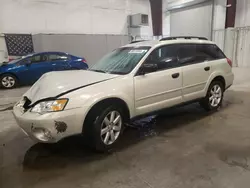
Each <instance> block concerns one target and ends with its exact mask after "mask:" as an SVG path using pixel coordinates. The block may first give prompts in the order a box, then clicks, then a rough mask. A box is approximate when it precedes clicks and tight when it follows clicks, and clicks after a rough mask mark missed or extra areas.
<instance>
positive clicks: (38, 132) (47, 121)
mask: <svg viewBox="0 0 250 188" xmlns="http://www.w3.org/2000/svg"><path fill="white" fill-rule="evenodd" d="M81 112H82V111H81V108H76V109H70V110H65V111H62V112H53V113H46V114H42V115H41V114H37V113H31V112H30V111H27V112H23V109H22V108H20V107H17V106H15V107H14V109H13V114H14V117H15V119H16V122H17V124H18V125H19V126H20V127H21V129H22V130H23V131H24V132H25V133H26V134H27V135H28V136H30V138H32V139H33V140H35V141H38V142H45V143H55V142H58V141H59V140H61V139H63V138H65V137H68V136H71V135H75V134H80V133H81V132H82V126H83V120H84V118H83V113H81Z"/></svg>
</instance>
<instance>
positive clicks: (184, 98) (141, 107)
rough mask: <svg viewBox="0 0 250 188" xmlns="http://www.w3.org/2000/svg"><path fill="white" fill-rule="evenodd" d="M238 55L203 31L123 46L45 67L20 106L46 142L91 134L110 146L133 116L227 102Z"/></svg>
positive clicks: (25, 122)
mask: <svg viewBox="0 0 250 188" xmlns="http://www.w3.org/2000/svg"><path fill="white" fill-rule="evenodd" d="M231 67H232V62H231V61H230V60H229V59H227V58H226V56H225V55H224V54H223V52H222V51H221V50H220V49H219V48H218V47H217V46H216V45H215V44H214V43H213V42H211V41H208V40H206V39H205V38H201V37H169V38H163V39H161V40H159V41H158V40H157V41H143V42H137V43H131V44H128V45H126V46H123V47H121V48H118V49H116V50H114V51H113V52H111V53H110V54H108V55H107V56H105V57H104V58H103V59H101V60H100V61H99V62H97V63H96V64H95V65H94V66H93V67H92V68H90V69H89V70H80V71H62V72H52V73H47V74H45V75H43V76H42V77H41V78H40V79H39V80H38V81H37V82H36V83H35V84H34V85H33V86H32V87H31V88H30V89H29V90H28V91H27V92H26V93H25V94H24V95H23V97H22V99H21V100H20V101H19V102H18V103H17V104H16V105H15V106H14V110H13V113H14V116H15V119H16V121H17V123H18V124H19V125H20V127H21V128H22V130H23V131H24V132H25V133H26V134H27V135H29V136H30V137H31V138H33V139H34V140H36V141H38V142H44V143H54V142H57V141H59V140H61V139H63V138H65V137H68V136H71V135H75V134H83V135H84V138H86V139H87V140H88V143H90V144H91V145H92V146H94V147H95V148H96V149H97V150H105V149H110V148H111V147H113V146H114V144H116V143H117V141H118V140H119V138H120V137H121V135H122V132H123V129H124V125H125V124H126V122H128V121H129V120H130V119H132V118H135V117H138V116H141V115H145V114H149V113H150V114H152V113H154V112H157V111H159V110H161V109H164V108H168V107H172V106H175V105H179V104H185V103H187V102H200V105H201V106H202V107H203V108H205V109H206V110H215V109H217V108H219V107H220V106H221V103H222V100H223V93H224V91H225V90H226V89H227V88H228V87H230V86H231V85H232V83H233V79H234V75H233V73H232V68H231Z"/></svg>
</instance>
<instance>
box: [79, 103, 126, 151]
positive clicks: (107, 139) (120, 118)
mask: <svg viewBox="0 0 250 188" xmlns="http://www.w3.org/2000/svg"><path fill="white" fill-rule="evenodd" d="M124 114H125V113H124V112H123V109H122V108H121V107H118V106H117V105H109V106H108V105H105V106H97V107H95V108H94V109H92V110H91V112H90V114H88V116H87V119H86V121H85V125H84V130H83V135H84V137H85V140H86V142H87V144H88V145H89V146H91V148H94V149H95V150H96V151H101V152H103V151H108V150H110V149H113V148H114V147H115V145H116V143H117V142H118V141H119V139H120V137H121V135H122V133H123V130H124V122H125V116H124Z"/></svg>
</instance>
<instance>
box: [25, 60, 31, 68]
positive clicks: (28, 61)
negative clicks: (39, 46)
mask: <svg viewBox="0 0 250 188" xmlns="http://www.w3.org/2000/svg"><path fill="white" fill-rule="evenodd" d="M25 65H26V66H27V67H28V66H30V65H31V60H30V59H28V60H27V61H26V63H25Z"/></svg>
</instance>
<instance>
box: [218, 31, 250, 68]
mask: <svg viewBox="0 0 250 188" xmlns="http://www.w3.org/2000/svg"><path fill="white" fill-rule="evenodd" d="M213 41H214V42H215V43H216V44H217V45H218V46H219V47H220V48H221V49H222V50H223V51H224V52H225V54H226V55H227V56H228V57H229V58H231V59H232V60H233V66H235V67H248V68H250V27H242V28H230V29H225V30H215V31H213Z"/></svg>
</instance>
